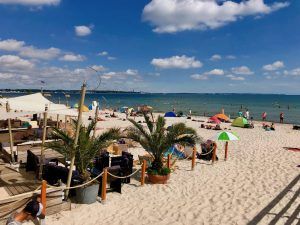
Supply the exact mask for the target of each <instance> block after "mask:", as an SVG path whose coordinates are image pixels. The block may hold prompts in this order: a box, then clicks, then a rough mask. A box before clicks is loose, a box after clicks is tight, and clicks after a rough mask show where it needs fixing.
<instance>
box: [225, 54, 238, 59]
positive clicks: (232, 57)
mask: <svg viewBox="0 0 300 225" xmlns="http://www.w3.org/2000/svg"><path fill="white" fill-rule="evenodd" d="M226 59H236V56H234V55H227V56H226Z"/></svg>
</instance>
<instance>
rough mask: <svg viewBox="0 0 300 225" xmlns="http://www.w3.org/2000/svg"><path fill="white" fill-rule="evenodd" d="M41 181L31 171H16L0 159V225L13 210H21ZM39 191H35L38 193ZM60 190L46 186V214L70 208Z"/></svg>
mask: <svg viewBox="0 0 300 225" xmlns="http://www.w3.org/2000/svg"><path fill="white" fill-rule="evenodd" d="M40 184H41V181H39V180H35V174H34V173H33V172H25V169H20V172H17V171H15V170H13V169H11V168H10V167H9V164H5V163H3V162H2V161H0V225H2V224H5V221H6V219H7V218H8V216H9V215H10V214H11V213H12V211H15V210H21V209H22V208H23V207H24V206H25V204H26V203H27V202H28V201H30V199H31V198H32V197H33V195H34V193H33V191H36V189H37V188H38V187H39V186H40ZM39 193H40V191H36V194H39ZM62 196H63V192H62V191H61V190H53V189H52V188H47V203H46V204H47V208H46V215H52V214H55V213H58V212H60V211H63V210H71V202H65V201H63V199H62Z"/></svg>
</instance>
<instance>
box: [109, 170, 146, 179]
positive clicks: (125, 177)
mask: <svg viewBox="0 0 300 225" xmlns="http://www.w3.org/2000/svg"><path fill="white" fill-rule="evenodd" d="M140 169H141V168H138V169H137V170H136V171H134V172H133V173H132V174H130V175H127V176H124V177H119V176H116V175H114V174H112V173H110V172H107V174H109V175H110V176H112V177H114V178H118V179H125V178H128V177H131V176H133V175H134V174H136V173H137V172H138V171H139V170H140Z"/></svg>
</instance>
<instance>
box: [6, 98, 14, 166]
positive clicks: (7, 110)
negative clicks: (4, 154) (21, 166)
mask: <svg viewBox="0 0 300 225" xmlns="http://www.w3.org/2000/svg"><path fill="white" fill-rule="evenodd" d="M6 112H8V113H9V112H10V106H9V103H8V102H6ZM7 122H8V133H9V146H10V157H11V162H12V163H14V162H15V157H14V140H13V134H12V130H11V120H10V118H8V119H7Z"/></svg>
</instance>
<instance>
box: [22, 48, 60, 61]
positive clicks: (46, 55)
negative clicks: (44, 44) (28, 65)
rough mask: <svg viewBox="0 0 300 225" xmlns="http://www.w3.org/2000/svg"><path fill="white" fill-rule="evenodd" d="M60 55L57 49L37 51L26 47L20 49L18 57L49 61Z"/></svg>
mask: <svg viewBox="0 0 300 225" xmlns="http://www.w3.org/2000/svg"><path fill="white" fill-rule="evenodd" d="M60 53H61V50H60V49H58V48H53V47H51V48H48V49H39V48H36V47H34V46H28V47H23V48H21V49H20V52H19V55H20V56H23V57H28V58H34V59H44V60H49V59H54V58H56V57H58V55H59V54H60Z"/></svg>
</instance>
